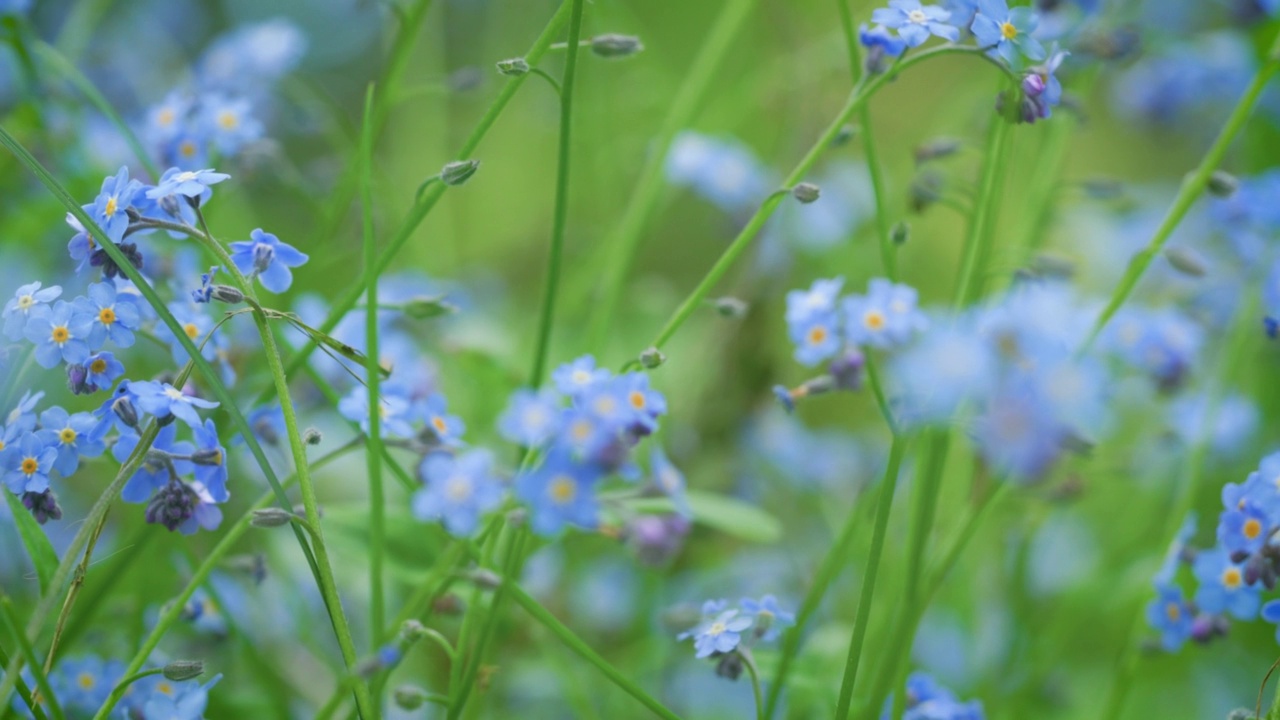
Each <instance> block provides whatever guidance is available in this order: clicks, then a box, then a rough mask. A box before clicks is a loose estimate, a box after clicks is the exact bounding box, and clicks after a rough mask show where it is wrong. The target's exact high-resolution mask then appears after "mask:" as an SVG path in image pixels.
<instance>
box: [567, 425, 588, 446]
mask: <svg viewBox="0 0 1280 720" xmlns="http://www.w3.org/2000/svg"><path fill="white" fill-rule="evenodd" d="M569 432H570V433H571V434H572V435H573V439H574V440H579V441H581V440H586V439H587V438H589V437H591V423H589V422H587V421H586V420H579V421H578V422H576V423H574V424H573V427H571V428H569Z"/></svg>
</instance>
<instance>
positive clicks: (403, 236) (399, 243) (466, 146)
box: [256, 0, 569, 404]
mask: <svg viewBox="0 0 1280 720" xmlns="http://www.w3.org/2000/svg"><path fill="white" fill-rule="evenodd" d="M568 17H569V2H568V0H566V2H564V3H563V4H561V6H560V9H559V10H558V11H557V12H556V14H555V15H554V16H552V18H551V20H550V21H549V22H548V23H547V26H546V28H544V29H543V31H542V34H541V35H539V36H538V39H537V40H535V41H534V43H533V46H532V47H530V48H529V52H528V53H527V54H526V55H525V58H526V59H527V60H528V62H529V64H530V65H533V64H535V63H536V62H537V61H538V59H539V58H541V57H542V56H543V55H544V54H546V51H547V46H548V45H550V44H551V41H552V38H554V37H555V35H556V33H557V32H559V30H560V27H561V26H562V25H563V24H564V23H565V21H566V20H568ZM528 77H529V76H528V75H519V76H516V77H512V78H509V79H508V80H507V84H506V85H505V86H504V87H503V88H502V92H501V93H499V95H498V97H497V98H496V99H494V101H493V104H492V105H490V106H489V109H488V111H487V112H485V114H484V117H482V118H481V119H480V122H479V123H478V124H477V125H476V127H475V128H474V129H473V130H472V131H471V135H470V136H468V137H467V140H466V142H464V143H463V144H462V148H461V149H459V151H458V155H457V159H459V160H465V159H467V158H468V157H469V156H470V155H471V154H472V153H473V152H475V149H476V148H477V147H479V145H480V142H481V141H482V140H484V136H485V135H486V134H487V133H488V132H489V129H490V128H492V127H493V124H494V123H495V122H497V120H498V117H499V116H500V115H501V114H502V111H503V110H504V109H505V108H506V107H507V104H508V103H510V102H511V98H512V97H514V96H515V94H516V91H517V90H519V89H520V86H521V85H523V84H524V81H525V80H526V79H528ZM448 187H449V186H447V185H445V184H444V183H433V184H432V185H431V187H430V188H429V189H428V190H427V191H426V192H425V193H423V195H422V198H421V199H420V200H418V201H416V202H415V203H414V204H413V207H412V208H411V209H410V210H409V214H408V216H406V217H405V219H404V220H403V221H402V222H401V223H400V227H399V228H398V229H397V230H396V234H395V235H393V236H392V238H391V240H390V242H388V244H387V247H386V248H385V249H383V251H382V254H380V255H379V256H378V265H377V268H378V274H379V275H381V274H382V273H383V272H384V271H385V270H386V269H387V268H388V267H390V266H391V263H392V262H394V261H395V258H396V255H397V254H399V252H400V250H401V249H402V248H403V247H404V246H405V245H406V244H407V243H408V242H409V240H410V239H411V238H412V237H413V234H414V232H415V231H416V230H417V229H418V226H419V225H421V224H422V221H423V220H425V219H426V217H427V214H428V213H430V212H431V209H432V208H434V207H435V205H436V203H437V202H439V201H440V197H441V196H442V195H444V191H445V190H446V189H447V188H448ZM364 292H365V288H364V280H363V278H362V279H361V280H360V282H359V283H356V284H355V286H353V287H351V288H349V289H348V290H346V291H345V292H344V293H343V294H342V296H341V297H339V298H338V299H337V300H335V301H334V303H333V306H332V307H331V308H330V309H329V316H328V317H326V318H325V321H324V322H323V323H321V324H320V327H319V330H320V332H322V333H330V332H332V331H333V329H334V328H335V327H337V325H338V323H339V322H340V321H341V320H342V318H343V317H345V316H346V314H347V313H348V312H349V311H350V310H351V308H353V307H355V305H356V303H357V302H358V301H359V300H360V298H361V297H363V296H364ZM317 347H319V343H318V342H317V341H316V340H314V339H312V340H308V341H307V343H306V345H304V346H303V347H302V349H301V350H299V351H298V352H297V353H295V354H294V355H293V356H292V357H290V358H289V363H288V365H287V366H286V373H287V374H288V375H293V374H294V373H296V372H297V371H298V370H299V369H300V368H301V367H302V366H303V365H304V364H306V362H307V359H308V358H310V357H311V354H312V353H314V352H315V351H316V348H317ZM269 399H271V389H270V388H264V389H263V391H262V392H261V393H260V394H259V396H258V398H257V401H256V404H262V403H265V402H266V401H268V400H269Z"/></svg>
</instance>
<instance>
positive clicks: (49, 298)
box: [0, 282, 62, 342]
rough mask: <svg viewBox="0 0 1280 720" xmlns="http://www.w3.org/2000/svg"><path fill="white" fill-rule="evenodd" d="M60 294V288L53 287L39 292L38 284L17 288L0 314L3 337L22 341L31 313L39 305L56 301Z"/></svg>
mask: <svg viewBox="0 0 1280 720" xmlns="http://www.w3.org/2000/svg"><path fill="white" fill-rule="evenodd" d="M61 294H62V288H61V287H59V286H57V285H54V286H53V287H47V288H45V289H43V290H41V289H40V283H38V282H33V283H31V284H29V285H23V286H22V287H20V288H18V292H16V293H14V295H13V298H12V299H10V300H9V301H8V302H6V303H5V304H4V311H3V313H0V318H4V336H5V337H7V338H9V339H10V340H12V341H13V342H18V341H19V340H21V339H23V338H24V337H25V336H26V335H25V330H26V327H27V318H29V317H30V315H31V311H32V310H34V309H35V308H37V307H39V306H40V305H41V304H44V303H51V302H53V301H54V300H57V299H58V296H59V295H61Z"/></svg>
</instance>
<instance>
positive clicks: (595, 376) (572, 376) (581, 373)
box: [551, 355, 613, 397]
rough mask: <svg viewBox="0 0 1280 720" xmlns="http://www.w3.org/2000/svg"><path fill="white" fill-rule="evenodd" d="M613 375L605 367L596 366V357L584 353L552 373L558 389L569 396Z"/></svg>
mask: <svg viewBox="0 0 1280 720" xmlns="http://www.w3.org/2000/svg"><path fill="white" fill-rule="evenodd" d="M612 376H613V373H610V372H609V371H608V370H605V369H604V368H597V367H596V359H595V358H594V357H592V356H591V355H583V356H582V357H580V358H578V359H576V360H574V361H573V362H569V363H565V364H564V365H561V366H560V367H558V368H556V369H555V372H553V373H551V381H552V382H554V383H555V385H556V389H557V390H559V391H560V392H562V393H564V394H565V395H568V396H569V397H578V396H579V395H581V394H582V393H584V392H586V391H587V390H590V389H591V387H592V386H593V385H595V384H596V383H599V382H603V381H605V380H608V379H609V378H610V377H612Z"/></svg>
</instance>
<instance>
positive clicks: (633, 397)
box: [627, 390, 645, 410]
mask: <svg viewBox="0 0 1280 720" xmlns="http://www.w3.org/2000/svg"><path fill="white" fill-rule="evenodd" d="M627 400H629V401H631V407H633V408H635V409H637V410H643V409H644V405H645V402H644V393H642V392H640V391H639V390H633V391H632V392H631V394H630V395H628V396H627Z"/></svg>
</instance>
